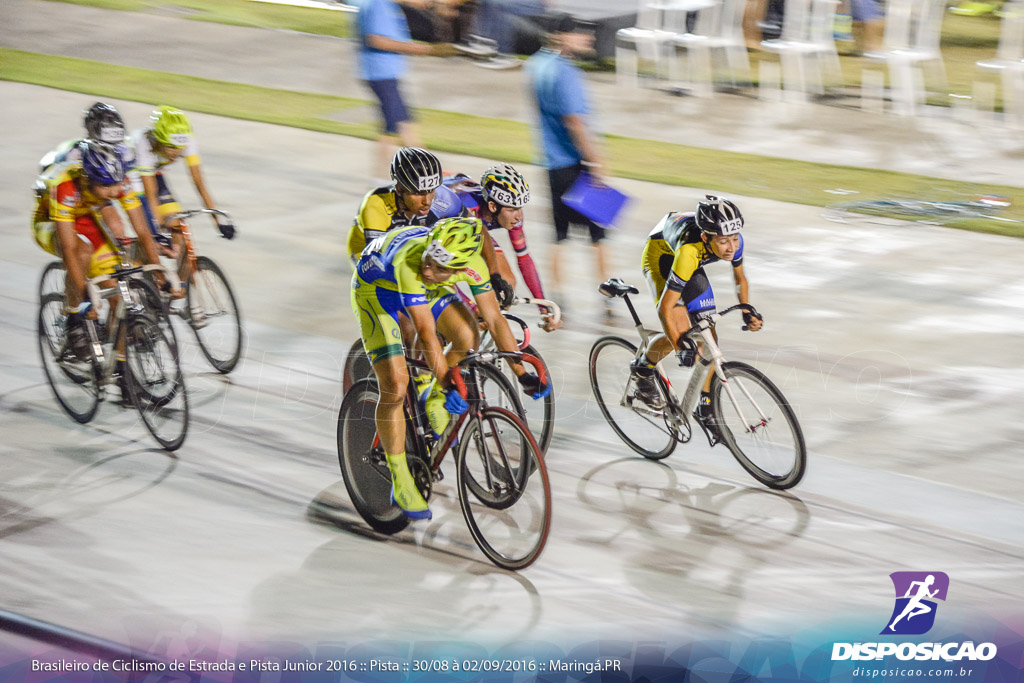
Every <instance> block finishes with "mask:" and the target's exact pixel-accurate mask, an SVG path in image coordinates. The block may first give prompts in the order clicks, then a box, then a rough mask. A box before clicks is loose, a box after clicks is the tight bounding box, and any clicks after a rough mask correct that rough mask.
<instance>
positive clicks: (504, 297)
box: [491, 273, 516, 308]
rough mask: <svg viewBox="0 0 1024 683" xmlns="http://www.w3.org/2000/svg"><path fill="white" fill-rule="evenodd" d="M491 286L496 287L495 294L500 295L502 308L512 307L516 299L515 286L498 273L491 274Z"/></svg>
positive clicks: (499, 299)
mask: <svg viewBox="0 0 1024 683" xmlns="http://www.w3.org/2000/svg"><path fill="white" fill-rule="evenodd" d="M491 287H493V288H494V296H496V297H498V305H499V306H501V307H502V308H511V307H512V304H513V303H514V302H515V300H516V290H515V287H513V286H512V285H511V284H509V282H508V281H507V280H506V279H505V278H503V277H502V276H501V275H499V274H498V273H494V274H492V275H491Z"/></svg>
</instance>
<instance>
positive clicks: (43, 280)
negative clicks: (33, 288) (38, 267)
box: [39, 261, 67, 301]
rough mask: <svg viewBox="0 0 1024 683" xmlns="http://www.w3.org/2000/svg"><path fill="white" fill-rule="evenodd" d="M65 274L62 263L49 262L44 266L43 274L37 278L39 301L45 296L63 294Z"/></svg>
mask: <svg viewBox="0 0 1024 683" xmlns="http://www.w3.org/2000/svg"><path fill="white" fill-rule="evenodd" d="M66 272H67V271H65V270H64V262H63V261H50V262H49V263H47V264H46V268H43V274H42V276H41V277H40V278H39V301H42V300H43V299H44V298H45V297H46V295H47V294H54V293H57V294H63V293H64V277H65V274H66Z"/></svg>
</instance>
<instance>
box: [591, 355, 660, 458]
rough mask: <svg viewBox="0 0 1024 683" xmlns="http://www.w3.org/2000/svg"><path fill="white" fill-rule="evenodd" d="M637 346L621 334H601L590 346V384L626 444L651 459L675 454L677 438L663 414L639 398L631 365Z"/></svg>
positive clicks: (599, 404)
mask: <svg viewBox="0 0 1024 683" xmlns="http://www.w3.org/2000/svg"><path fill="white" fill-rule="evenodd" d="M635 356H636V347H635V346H633V344H631V343H630V342H628V341H626V340H625V339H623V338H621V337H614V336H608V337H601V338H600V339H598V340H597V341H596V342H594V346H593V347H592V348H591V349H590V386H591V388H592V389H593V390H594V398H595V399H596V400H597V405H598V407H599V408H600V409H601V413H602V414H603V415H604V418H605V419H606V420H608V424H609V425H611V428H612V429H614V430H615V433H616V434H618V435H619V438H621V439H622V440H623V441H625V442H626V445H627V446H629V447H630V448H632V449H633V450H634V451H636V452H637V453H639V454H640V455H642V456H644V457H645V458H649V459H651V460H661V459H662V458H667V457H668V456H669V455H671V454H672V451H674V450H675V448H676V440H675V439H674V438H673V437H672V435H671V434H670V433H669V431H668V429H667V427H666V422H665V420H666V418H665V416H664V414H663V413H660V412H656V411H654V410H652V409H651V408H648V407H647V406H646V405H644V404H643V403H642V402H641V401H640V399H639V398H635V393H636V382H635V381H634V380H633V378H632V374H631V372H630V369H629V364H630V363H631V362H632V361H633V358H634V357H635Z"/></svg>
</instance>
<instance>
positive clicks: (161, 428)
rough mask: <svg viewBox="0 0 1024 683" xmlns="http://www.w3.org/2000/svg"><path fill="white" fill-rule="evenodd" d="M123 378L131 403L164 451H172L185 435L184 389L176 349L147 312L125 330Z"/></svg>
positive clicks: (186, 420) (130, 322) (186, 410)
mask: <svg viewBox="0 0 1024 683" xmlns="http://www.w3.org/2000/svg"><path fill="white" fill-rule="evenodd" d="M124 371H125V372H126V373H127V376H126V377H125V378H124V381H125V384H127V386H128V394H129V396H130V397H131V401H132V404H133V405H134V406H135V407H136V408H137V409H138V411H139V415H140V416H141V417H142V422H143V424H145V425H146V429H147V430H149V433H150V434H152V435H153V438H154V439H156V441H157V443H159V444H160V447H161V448H163V449H164V450H168V451H174V450H177V449H178V448H180V447H181V444H183V443H184V442H185V435H186V434H188V420H189V412H188V392H187V391H186V390H185V376H184V374H183V373H182V372H181V364H180V363H179V362H178V351H177V349H176V348H175V346H174V345H173V344H172V343H171V342H170V341H169V340H168V338H167V335H165V334H164V332H163V330H162V329H161V328H160V325H159V324H158V323H157V322H156V321H155V320H153V318H151V317H149V315H145V314H142V315H133V316H131V317H130V318H129V319H128V324H127V328H126V330H125V364H124Z"/></svg>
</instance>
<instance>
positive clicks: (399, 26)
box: [358, 0, 454, 178]
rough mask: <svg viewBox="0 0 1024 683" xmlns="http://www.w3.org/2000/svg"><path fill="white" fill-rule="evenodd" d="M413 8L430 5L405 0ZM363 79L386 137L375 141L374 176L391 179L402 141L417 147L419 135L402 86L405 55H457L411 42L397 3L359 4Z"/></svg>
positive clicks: (441, 46)
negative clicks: (390, 167) (389, 174)
mask: <svg viewBox="0 0 1024 683" xmlns="http://www.w3.org/2000/svg"><path fill="white" fill-rule="evenodd" d="M401 2H402V4H408V5H410V6H413V7H429V6H431V5H432V4H433V3H432V2H430V0H401ZM358 7H359V15H358V26H359V75H360V77H361V78H362V79H363V80H364V81H366V84H367V86H369V88H370V90H372V91H373V94H374V95H375V96H376V97H377V100H378V102H380V109H381V115H382V118H383V132H382V133H381V136H380V138H378V140H377V158H376V161H375V168H374V172H375V173H376V176H377V177H378V178H385V177H386V176H387V169H388V164H389V162H390V160H391V157H392V156H394V149H395V147H396V146H397V144H398V143H399V142H401V144H402V146H403V147H419V146H420V143H419V132H418V130H417V129H416V124H415V123H414V122H413V120H412V115H411V114H410V112H409V108H408V107H407V106H406V104H405V100H404V99H403V98H402V94H401V91H400V87H399V81H400V79H401V78H402V76H403V75H404V74H405V70H406V60H405V56H406V55H433V56H435V57H447V56H450V55H452V54H454V50H453V49H452V46H451V45H450V44H448V43H438V44H435V45H425V44H420V43H414V42H412V38H411V37H410V35H409V24H408V22H407V21H406V19H405V15H404V14H403V13H402V8H401V7H400V6H399V3H398V2H396V0H358Z"/></svg>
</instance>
